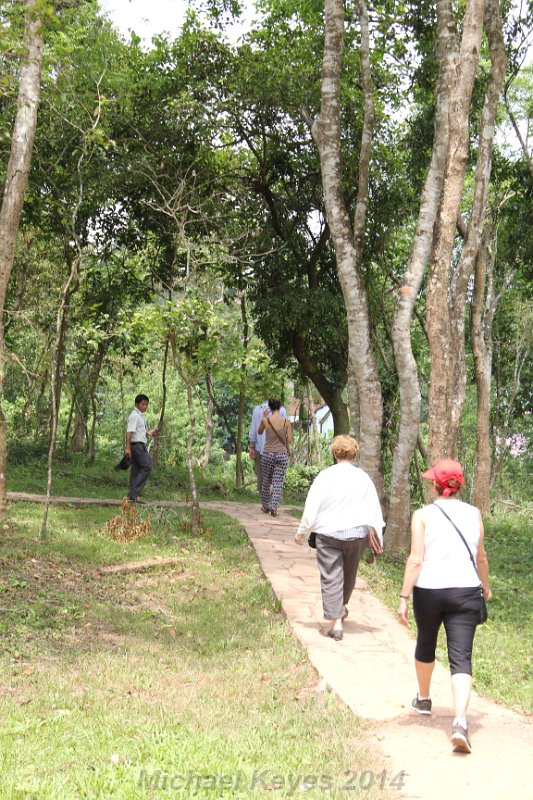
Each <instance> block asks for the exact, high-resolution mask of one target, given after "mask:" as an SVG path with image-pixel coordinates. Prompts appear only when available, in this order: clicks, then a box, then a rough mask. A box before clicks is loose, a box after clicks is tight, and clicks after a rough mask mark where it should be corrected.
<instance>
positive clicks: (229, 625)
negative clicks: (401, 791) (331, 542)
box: [0, 503, 397, 800]
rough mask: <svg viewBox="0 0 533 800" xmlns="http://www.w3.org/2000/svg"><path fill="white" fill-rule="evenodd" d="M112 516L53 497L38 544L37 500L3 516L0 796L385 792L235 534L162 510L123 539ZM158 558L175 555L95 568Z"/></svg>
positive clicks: (224, 523)
mask: <svg viewBox="0 0 533 800" xmlns="http://www.w3.org/2000/svg"><path fill="white" fill-rule="evenodd" d="M114 513H115V510H109V509H107V510H102V509H98V508H92V507H86V508H82V509H75V508H70V507H60V508H57V507H53V508H52V509H51V511H50V525H49V535H48V538H47V540H46V541H44V542H43V541H41V540H40V539H39V536H38V531H39V526H40V520H41V514H42V508H40V507H39V506H34V505H29V504H23V503H16V504H13V505H12V506H11V507H10V509H9V518H8V520H7V522H6V524H5V525H4V529H3V530H2V542H1V547H0V607H1V628H0V634H1V639H0V641H1V645H0V709H1V714H2V726H1V728H0V770H1V774H2V781H1V783H0V798H1V799H2V800H4V798H5V800H8V798H9V800H17V799H18V798H25V800H27V799H28V798H34V799H35V800H42V799H43V798H45V799H46V800H55V798H57V799H58V800H59V799H61V800H71V799H72V800H79V798H88V800H96V799H97V798H102V800H104V798H105V800H108V799H114V798H121V799H122V798H127V799H128V800H129V798H132V799H133V798H135V800H137V798H140V799H141V800H143V799H144V798H146V800H148V798H150V799H152V798H156V797H157V798H159V797H161V798H164V797H173V798H174V797H176V798H189V797H194V796H201V797H209V798H219V797H232V798H250V797H253V798H267V797H268V798H271V797H280V798H285V797H292V796H295V795H299V794H301V792H302V791H303V790H302V789H300V786H301V785H302V784H303V782H304V781H305V780H306V776H307V789H308V790H307V791H305V795H306V796H308V797H316V798H318V797H324V796H325V795H327V796H328V797H339V798H341V797H345V796H346V794H347V790H346V789H344V788H343V786H344V785H346V784H348V783H349V784H350V786H352V785H353V786H357V787H359V782H360V778H359V777H358V778H357V780H354V781H351V778H352V774H353V773H355V772H356V773H357V774H358V776H360V774H361V772H363V771H365V770H366V771H367V772H366V778H365V780H364V781H363V783H362V785H363V786H366V785H367V782H368V781H369V778H372V776H373V775H375V776H376V779H375V783H376V785H375V787H374V788H373V789H372V790H368V789H364V788H357V789H356V790H355V791H354V790H352V791H350V796H352V797H362V796H364V797H365V798H376V797H380V798H385V797H387V796H396V795H397V791H396V789H395V788H387V783H388V781H389V779H390V778H392V777H393V776H392V774H391V775H390V776H389V775H387V777H386V781H383V779H382V777H381V775H382V773H383V769H384V766H385V765H384V764H382V763H379V762H378V763H377V762H376V756H375V755H372V753H370V752H369V751H368V750H366V749H365V747H364V742H365V739H367V738H368V728H367V726H366V724H365V723H363V722H361V721H360V720H358V719H356V718H355V717H354V716H353V714H352V713H351V712H350V711H348V710H347V709H346V708H345V707H343V706H342V705H341V704H339V703H338V702H337V701H335V699H334V698H333V697H331V695H329V694H322V693H318V692H317V691H316V684H317V681H318V677H317V675H316V673H315V672H314V670H313V669H312V668H311V667H310V665H309V663H308V661H307V657H306V653H305V651H304V650H303V649H302V648H301V646H300V645H299V643H298V642H297V641H296V639H295V638H294V637H293V635H292V634H291V632H290V630H289V628H288V626H287V623H286V622H285V620H284V619H283V618H282V617H281V615H280V614H279V613H277V608H278V606H277V604H276V601H275V598H274V596H273V594H272V592H271V590H270V587H269V585H268V584H267V583H266V581H265V579H264V577H263V575H262V572H261V569H260V567H259V564H258V562H257V560H256V557H255V554H254V552H253V550H252V548H251V546H250V544H249V542H248V540H247V537H246V535H245V534H244V532H243V531H242V529H240V527H239V526H238V525H237V524H236V523H235V522H234V521H232V520H230V519H229V518H227V517H225V516H224V515H222V514H216V513H214V512H213V513H206V514H205V518H204V523H205V527H206V531H207V532H206V533H205V534H204V535H202V536H200V537H198V538H195V539H192V538H191V537H190V536H188V534H187V529H186V526H185V525H184V524H183V519H182V517H181V514H182V513H183V512H181V511H172V512H170V511H169V512H165V513H164V514H160V515H159V516H158V517H157V518H155V519H153V522H154V530H153V534H152V535H150V536H149V537H147V538H144V539H140V540H137V541H135V542H130V543H127V544H125V543H118V542H115V541H114V540H112V539H110V537H109V535H108V533H107V529H106V526H105V523H106V522H107V520H108V519H109V517H110V516H112V515H113V514H114ZM141 513H143V514H144V513H150V512H145V511H142V512H141ZM165 555H172V556H175V557H178V558H179V559H180V563H179V564H177V565H176V566H173V567H167V568H165V569H155V570H146V571H143V572H137V573H129V574H125V573H123V574H115V575H112V574H109V575H101V576H99V577H96V576H95V574H94V572H93V570H94V568H95V567H98V566H102V565H105V564H112V563H119V562H125V561H132V560H142V559H145V558H152V557H155V556H158V557H159V556H165ZM378 775H379V779H378ZM328 780H329V788H326V789H324V788H313V785H314V784H315V785H316V786H319V785H320V786H323V787H324V786H327V785H328ZM382 782H383V783H384V784H385V789H384V790H382V789H381V788H380V786H379V783H382Z"/></svg>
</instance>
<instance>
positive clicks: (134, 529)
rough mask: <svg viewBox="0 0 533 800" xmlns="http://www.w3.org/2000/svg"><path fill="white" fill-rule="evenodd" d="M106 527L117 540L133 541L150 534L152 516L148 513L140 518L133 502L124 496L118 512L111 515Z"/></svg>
mask: <svg viewBox="0 0 533 800" xmlns="http://www.w3.org/2000/svg"><path fill="white" fill-rule="evenodd" d="M106 528H107V530H108V532H109V534H110V535H111V537H112V538H113V539H115V541H117V542H134V541H136V540H137V539H142V538H144V537H145V536H150V533H151V531H152V518H151V515H148V516H147V517H146V518H144V519H142V518H141V517H140V516H139V512H138V509H137V506H136V504H135V503H132V502H131V501H130V500H129V498H128V497H125V498H124V500H123V502H122V505H121V506H120V514H119V515H118V516H117V517H112V519H110V520H109V522H108V523H107V525H106Z"/></svg>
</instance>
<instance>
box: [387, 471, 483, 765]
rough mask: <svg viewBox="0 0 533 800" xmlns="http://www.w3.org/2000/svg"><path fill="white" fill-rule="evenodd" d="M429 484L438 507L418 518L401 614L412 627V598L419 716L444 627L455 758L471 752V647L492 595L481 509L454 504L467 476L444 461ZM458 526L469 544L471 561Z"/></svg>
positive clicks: (427, 704) (427, 702) (426, 708)
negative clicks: (409, 619)
mask: <svg viewBox="0 0 533 800" xmlns="http://www.w3.org/2000/svg"><path fill="white" fill-rule="evenodd" d="M422 477H423V478H426V480H428V481H431V487H432V493H433V496H434V498H435V500H434V502H432V503H430V504H429V505H426V506H424V507H423V508H420V509H419V510H418V511H415V512H414V514H413V518H412V521H411V553H410V555H409V558H408V559H407V563H406V565H405V574H404V578H403V584H402V590H401V592H400V605H399V608H398V616H399V618H400V621H401V622H402V623H403V624H404V625H407V615H408V599H409V595H410V594H411V591H412V592H413V613H414V617H415V620H416V625H417V629H418V634H417V640H416V650H415V669H416V677H417V681H418V694H417V696H416V697H415V699H414V700H413V702H412V706H413V708H414V709H415V711H417V712H418V713H419V714H430V713H431V699H430V684H431V676H432V674H433V668H434V666H435V647H436V644H437V635H438V633H439V628H440V626H441V623H442V624H444V629H445V631H446V641H447V644H448V658H449V661H450V671H451V676H452V694H453V707H454V715H455V716H454V720H453V725H452V745H453V749H454V750H455V751H458V752H462V753H470V752H471V749H472V747H471V744H470V740H469V738H468V725H467V721H466V712H467V709H468V702H469V699H470V690H471V688H472V645H473V642H474V634H475V632H476V625H478V624H479V622H480V614H481V605H482V600H481V591H480V588H479V586H480V582H481V585H482V587H483V596H484V598H485V600H490V598H491V596H492V593H491V590H490V588H489V582H488V576H489V565H488V561H487V554H486V552H485V545H484V535H483V521H482V519H481V514H480V512H479V510H478V509H477V508H476V507H475V506H472V505H469V504H468V503H464V502H462V501H461V500H459V499H458V498H457V497H455V495H456V494H457V492H458V491H459V489H460V488H461V486H462V485H463V483H464V477H463V469H462V467H461V465H460V464H459V463H458V462H457V461H453V460H452V459H448V458H446V459H441V460H440V461H437V463H436V464H435V466H434V467H432V468H431V469H429V470H428V471H427V472H424V473H423V474H422ZM447 517H448V518H447ZM454 525H455V526H457V529H458V530H459V531H460V532H461V534H462V536H463V537H464V539H465V540H466V544H467V546H468V550H469V551H470V555H469V553H468V552H467V547H466V546H465V542H463V541H462V540H461V537H460V536H459V534H458V532H457V529H456V528H455V527H454ZM470 556H471V557H470ZM471 558H472V559H473V560H474V561H475V564H476V566H475V567H474V564H473V563H472V560H471Z"/></svg>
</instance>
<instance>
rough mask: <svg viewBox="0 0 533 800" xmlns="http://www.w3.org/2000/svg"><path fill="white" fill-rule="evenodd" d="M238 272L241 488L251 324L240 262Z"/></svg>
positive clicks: (238, 483)
mask: <svg viewBox="0 0 533 800" xmlns="http://www.w3.org/2000/svg"><path fill="white" fill-rule="evenodd" d="M238 269H239V273H238V287H239V294H240V298H239V302H240V309H241V324H242V350H243V359H242V363H241V367H240V373H241V375H240V382H239V411H238V415H237V436H236V437H235V485H236V487H237V488H238V489H239V488H241V487H242V486H244V469H243V465H242V438H243V424H244V403H245V400H246V383H247V380H246V377H247V375H246V369H247V363H246V362H247V357H248V346H249V343H250V324H249V322H248V312H247V309H246V295H245V292H244V281H243V276H242V268H241V264H240V262H239V267H238Z"/></svg>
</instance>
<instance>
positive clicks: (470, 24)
mask: <svg viewBox="0 0 533 800" xmlns="http://www.w3.org/2000/svg"><path fill="white" fill-rule="evenodd" d="M483 6H484V3H483V0H468V2H467V5H466V10H465V14H464V19H463V34H462V39H461V47H460V53H459V60H458V62H457V71H456V79H455V81H454V84H453V86H452V87H451V92H450V113H449V140H448V155H447V163H446V170H445V175H444V185H443V190H442V198H441V204H440V208H439V212H438V215H437V219H436V222H435V230H434V240H433V249H432V254H431V259H430V268H429V279H428V285H427V298H426V315H427V330H428V337H429V343H430V353H431V375H430V385H429V400H428V428H429V457H430V460H431V461H432V462H433V461H435V460H436V459H438V458H442V457H443V456H450V455H453V453H454V447H455V442H453V441H451V440H450V433H451V405H452V395H453V392H454V391H455V387H454V386H453V377H454V375H453V358H454V350H455V347H456V342H455V341H454V340H453V331H452V322H451V315H450V295H449V275H450V265H451V259H452V251H453V247H454V239H455V230H456V221H457V216H458V212H459V206H460V202H461V196H462V192H463V185H464V176H465V169H466V164H467V158H468V143H469V119H470V118H469V110H470V103H471V98H472V89H473V85H474V78H475V75H476V69H477V65H478V61H479V52H480V46H481V34H482V29H483Z"/></svg>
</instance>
